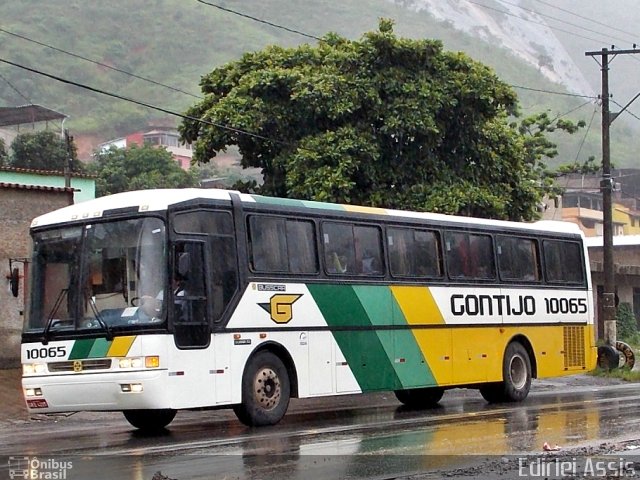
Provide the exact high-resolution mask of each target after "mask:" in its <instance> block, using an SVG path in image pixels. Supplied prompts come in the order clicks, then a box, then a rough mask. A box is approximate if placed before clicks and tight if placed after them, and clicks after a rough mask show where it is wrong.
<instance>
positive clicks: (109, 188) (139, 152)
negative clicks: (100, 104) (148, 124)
mask: <svg viewBox="0 0 640 480" xmlns="http://www.w3.org/2000/svg"><path fill="white" fill-rule="evenodd" d="M89 172H90V173H92V174H94V175H96V177H97V178H96V196H98V197H101V196H103V195H110V194H113V193H119V192H126V191H129V190H146V189H150V188H185V187H195V186H197V185H198V179H197V178H196V176H195V175H193V174H192V173H191V172H187V171H185V170H183V169H182V168H180V166H179V165H178V163H177V162H176V161H175V160H174V159H173V157H172V156H171V153H169V152H168V151H167V150H165V149H164V148H157V147H154V146H151V145H144V146H141V147H140V146H137V145H133V146H131V147H127V148H115V147H112V148H110V149H109V150H107V151H104V152H98V153H96V156H95V161H94V162H93V163H92V164H91V165H90V166H89Z"/></svg>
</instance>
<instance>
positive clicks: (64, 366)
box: [47, 358, 111, 372]
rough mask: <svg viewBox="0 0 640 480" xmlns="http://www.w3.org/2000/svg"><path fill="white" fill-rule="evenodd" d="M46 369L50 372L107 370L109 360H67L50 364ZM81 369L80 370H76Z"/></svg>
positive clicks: (109, 363)
mask: <svg viewBox="0 0 640 480" xmlns="http://www.w3.org/2000/svg"><path fill="white" fill-rule="evenodd" d="M47 367H48V368H49V371H50V372H76V371H79V372H84V371H86V370H108V369H110V368H111V359H110V358H96V359H92V358H89V359H86V360H68V361H66V362H50V363H49V364H48V365H47ZM78 367H82V368H78Z"/></svg>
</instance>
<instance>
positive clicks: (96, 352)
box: [88, 338, 111, 358]
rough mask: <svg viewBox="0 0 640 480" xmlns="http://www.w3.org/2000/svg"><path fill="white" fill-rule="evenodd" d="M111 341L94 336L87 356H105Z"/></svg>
mask: <svg viewBox="0 0 640 480" xmlns="http://www.w3.org/2000/svg"><path fill="white" fill-rule="evenodd" d="M110 346H111V342H110V341H108V340H106V339H104V338H96V341H95V342H94V343H93V346H92V347H91V351H90V352H89V356H88V358H102V357H106V356H107V352H108V351H109V347H110Z"/></svg>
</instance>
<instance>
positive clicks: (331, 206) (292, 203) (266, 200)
mask: <svg viewBox="0 0 640 480" xmlns="http://www.w3.org/2000/svg"><path fill="white" fill-rule="evenodd" d="M251 198H253V199H254V200H255V201H256V203H263V204H267V205H282V206H285V207H304V208H321V209H323V210H344V206H342V205H340V204H337V203H323V202H314V201H311V200H296V199H295V198H275V197H263V196H262V195H251Z"/></svg>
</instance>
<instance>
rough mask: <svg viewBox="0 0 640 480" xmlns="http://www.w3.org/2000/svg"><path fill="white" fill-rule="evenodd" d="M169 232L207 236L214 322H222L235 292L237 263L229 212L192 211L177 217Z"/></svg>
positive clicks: (179, 214) (231, 220) (236, 286)
mask: <svg viewBox="0 0 640 480" xmlns="http://www.w3.org/2000/svg"><path fill="white" fill-rule="evenodd" d="M173 229H174V230H175V231H176V232H177V233H181V234H198V235H207V240H208V243H209V248H210V251H211V255H212V258H211V264H210V265H209V268H210V270H211V271H210V275H209V277H208V281H209V282H210V283H211V293H212V296H213V302H212V303H213V307H212V308H213V311H212V316H213V319H214V322H219V321H220V320H222V314H223V313H224V311H225V309H226V307H227V305H228V304H229V303H230V302H231V298H232V297H233V295H234V293H235V292H236V290H237V288H238V266H237V265H238V263H237V255H236V240H235V236H234V228H233V219H232V218H231V214H230V213H229V212H222V211H215V210H196V211H189V212H184V213H178V214H176V215H175V217H174V220H173Z"/></svg>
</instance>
